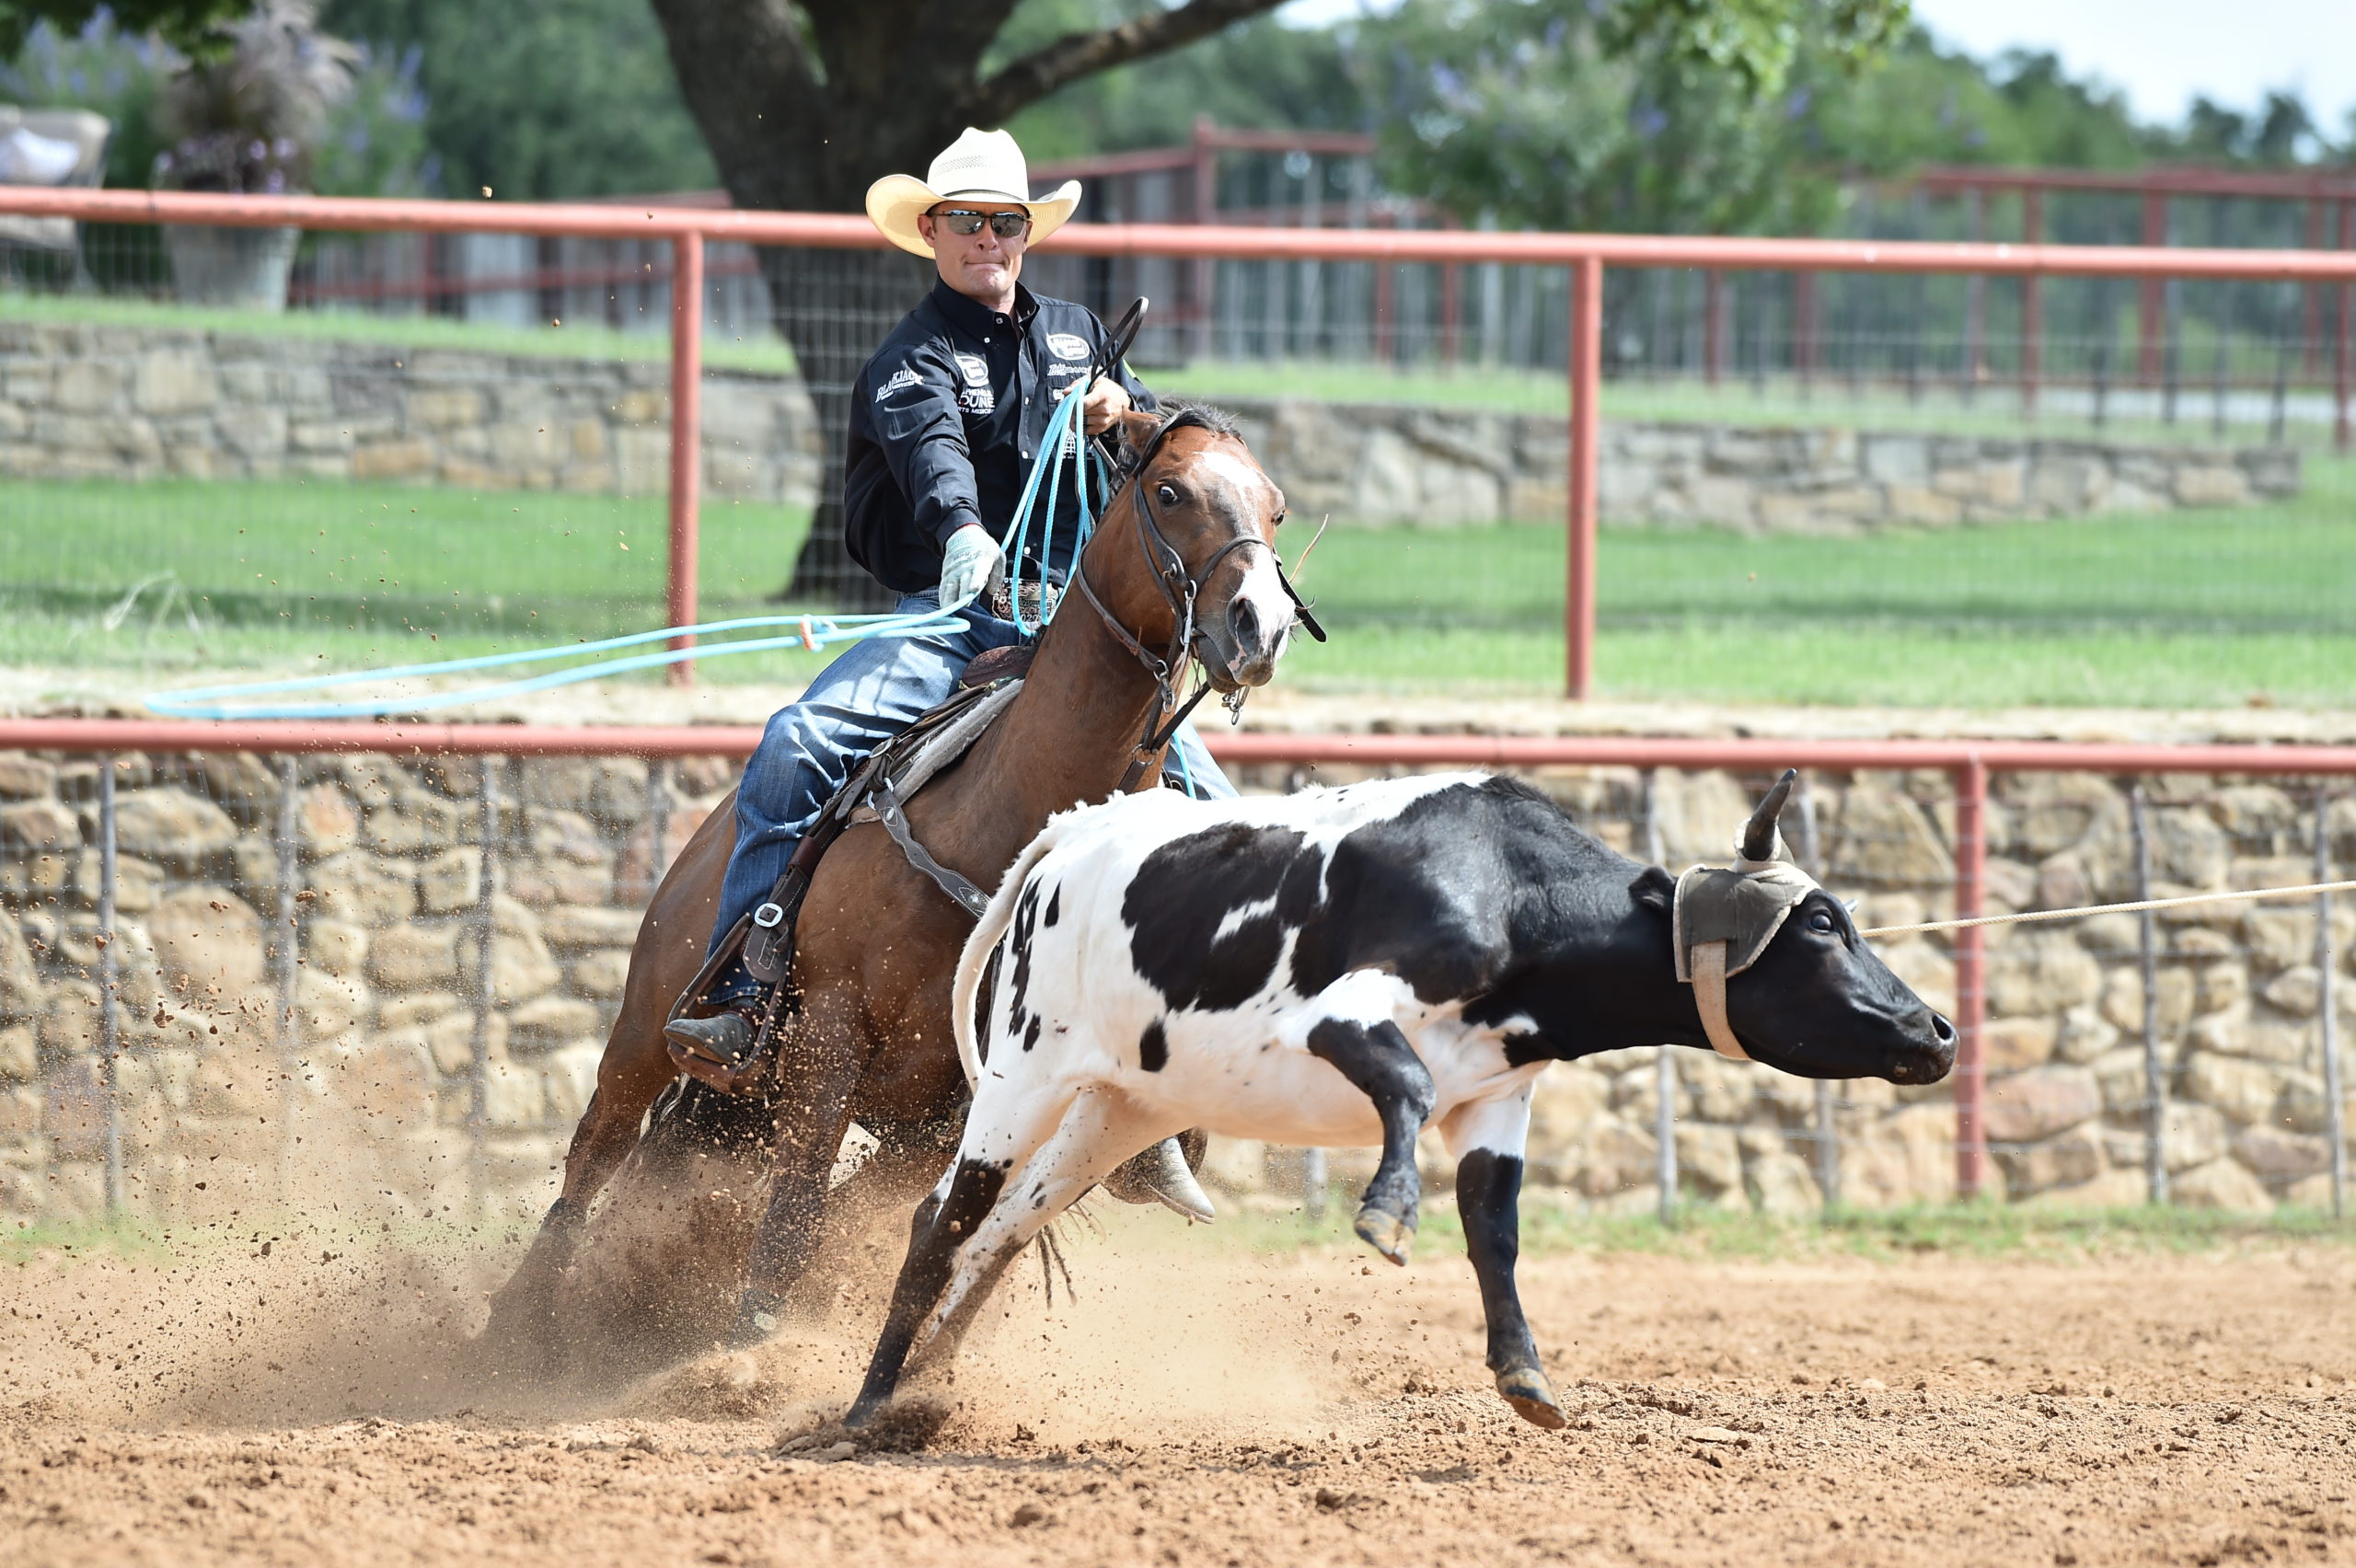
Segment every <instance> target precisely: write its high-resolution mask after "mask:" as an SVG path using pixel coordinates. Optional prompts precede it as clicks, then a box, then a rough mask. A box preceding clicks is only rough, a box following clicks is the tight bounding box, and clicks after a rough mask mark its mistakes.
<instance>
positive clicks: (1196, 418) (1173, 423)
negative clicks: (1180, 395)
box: [1161, 403, 1243, 441]
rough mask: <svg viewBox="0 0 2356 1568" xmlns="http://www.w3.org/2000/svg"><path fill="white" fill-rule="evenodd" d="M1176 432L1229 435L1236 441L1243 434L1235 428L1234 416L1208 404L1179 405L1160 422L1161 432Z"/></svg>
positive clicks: (1166, 433) (1239, 439)
mask: <svg viewBox="0 0 2356 1568" xmlns="http://www.w3.org/2000/svg"><path fill="white" fill-rule="evenodd" d="M1177 430H1207V431H1209V432H1211V433H1212V434H1213V435H1231V436H1233V437H1235V438H1236V439H1237V440H1238V441H1241V440H1242V439H1243V432H1242V430H1240V429H1238V428H1237V427H1236V423H1235V416H1234V415H1233V414H1230V413H1229V412H1228V411H1227V410H1226V409H1221V408H1215V407H1213V406H1212V405H1211V404H1208V403H1181V404H1179V405H1178V407H1177V409H1176V411H1174V412H1173V413H1172V414H1171V415H1170V417H1169V418H1167V419H1165V420H1163V421H1161V434H1163V435H1168V434H1169V433H1170V432H1172V431H1177Z"/></svg>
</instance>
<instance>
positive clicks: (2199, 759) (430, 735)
mask: <svg viewBox="0 0 2356 1568" xmlns="http://www.w3.org/2000/svg"><path fill="white" fill-rule="evenodd" d="M759 738H760V732H759V730H757V729H756V728H752V727H730V726H686V727H673V728H647V729H629V728H578V729H561V728H550V727H544V726H530V725H506V724H495V725H494V724H479V725H464V724H450V725H428V724H409V723H393V724H388V723H347V722H317V723H262V722H250V723H223V724H213V723H191V722H184V721H147V720H63V719H59V720H43V719H15V720H0V754H6V753H45V754H51V755H56V754H70V755H91V754H99V755H105V754H116V755H121V754H148V755H172V754H208V755H219V754H234V753H258V754H265V755H267V754H280V755H285V754H322V753H326V754H334V753H343V754H365V755H375V756H385V757H392V758H395V759H398V758H401V757H404V756H415V757H451V756H474V757H490V756H503V757H511V758H512V757H616V756H628V757H636V758H641V759H650V760H652V759H664V758H685V757H741V756H745V755H749V754H750V753H751V751H752V749H753V747H754V746H755V744H756V743H757V742H758V740H759ZM1207 740H1208V741H1209V744H1210V746H1211V749H1212V751H1213V753H1214V755H1217V756H1218V758H1219V759H1220V760H1221V761H1222V762H1223V763H1225V764H1227V765H1229V766H1230V767H1236V768H1251V767H1263V768H1265V767H1282V768H1286V769H1292V770H1299V769H1311V768H1315V767H1319V766H1326V767H1334V766H1342V767H1352V768H1367V769H1412V768H1424V767H1436V766H1446V765H1456V766H1462V765H1472V766H1479V767H1493V768H1500V769H1543V768H1565V767H1569V768H1638V769H1647V770H1650V769H1662V770H1709V769H1723V770H1728V771H1731V772H1735V773H1739V774H1744V775H1765V774H1771V773H1773V772H1774V771H1777V770H1780V769H1782V768H1784V767H1798V768H1802V769H1811V770H1827V771H1832V772H1849V773H1856V772H1859V771H1876V772H1881V773H1887V774H1891V775H1902V774H1905V773H1907V772H1910V771H1914V772H1920V771H1928V770H1935V771H1936V772H1938V773H1941V774H1945V775H1946V777H1947V778H1949V779H1951V780H1952V787H1953V791H1954V793H1953V796H1952V801H1953V818H1952V823H1953V826H1952V836H1951V846H1950V847H1951V853H1952V859H1953V865H1954V884H1953V894H1952V902H1953V912H1954V915H1955V916H1956V917H1958V918H1970V917H1975V916H1978V915H1981V914H1982V913H1984V912H1987V910H1988V895H1989V889H1988V865H1989V861H1988V853H1987V847H1988V839H1989V833H1988V827H1987V824H1988V822H1989V813H1990V811H1991V780H1992V777H1994V776H1997V775H2007V774H2012V775H2017V774H2045V775H2056V774H2078V775H2091V776H2098V777H2105V778H2119V777H2135V776H2145V775H2172V776H2179V777H2181V776H2190V775H2210V776H2212V777H2228V778H2238V779H2244V780H2252V779H2288V778H2304V779H2309V780H2319V781H2320V780H2331V779H2339V778H2350V777H2356V747H2350V746H2314V745H2246V744H2212V745H2126V744H2075V743H2060V742H2047V741H1971V740H1891V741H1877V740H1845V741H1818V740H1784V739H1739V740H1716V739H1663V738H1651V737H1616V736H1595V737H1589V736H1562V737H1530V736H1511V735H1479V734H1463V735H1381V734H1286V733H1277V732H1214V733H1212V734H1210V735H1209V736H1207ZM1296 776H1297V777H1298V776H1300V775H1296ZM290 778H291V775H290ZM2324 803H2327V802H2325V801H2322V800H2321V799H2320V798H2319V803H2318V810H2317V813H2316V828H2315V835H2316V840H2317V842H2318V844H2319V845H2321V844H2322V842H2323V840H2324V838H2325V834H2326V829H2325V821H2326V818H2325V814H2324V812H2323V810H2322V805H2323V804H2324ZM2138 809H2139V811H2140V807H2139V808H2138ZM2139 824H2140V819H2139ZM1810 832H1811V833H1812V832H1813V829H1810ZM2137 832H2138V835H2139V837H2140V835H2141V832H2142V829H2141V827H2140V825H2139V827H2138V829H2137ZM651 842H652V844H653V846H654V847H658V848H659V845H660V843H661V842H662V839H661V836H660V834H659V833H657V835H656V836H655V838H654V839H653V841H651ZM654 852H655V848H650V850H649V854H650V855H653V853H654ZM1657 855H1658V851H1657V850H1655V851H1653V854H1652V855H1651V856H1649V857H1647V858H1657ZM2324 859H2325V857H2324V852H2323V850H2322V849H2321V848H2319V849H2318V851H2317V857H2316V864H2317V865H2318V867H2320V866H2322V865H2323V864H2324ZM658 867H659V860H653V859H650V860H649V861H648V863H647V864H646V866H645V867H644V868H643V869H644V872H645V875H646V876H647V878H648V881H649V885H651V881H652V877H653V873H654V871H655V870H657V869H658ZM288 896H290V897H291V896H292V894H291V892H290V893H289V894H288ZM2319 929H2325V930H2327V929H2328V922H2325V923H2324V926H2323V927H2321V928H2319ZM2147 933H2148V928H2147ZM2146 941H2147V943H2148V941H2149V937H2148V934H2147V937H2146ZM101 945H103V944H101ZM2324 945H2325V946H2328V942H2327V941H2326V942H2325V944H2324ZM1948 951H1949V954H1950V956H1951V959H1952V963H1953V965H1954V978H1955V1014H1956V1016H1955V1020H1954V1021H1955V1023H1956V1026H1957V1030H1958V1035H1959V1037H1960V1045H1959V1049H1958V1056H1957V1066H1956V1071H1955V1076H1954V1080H1953V1086H1952V1092H1953V1101H1954V1107H1955V1117H1956V1130H1955V1151H1956V1152H1955V1159H1956V1170H1955V1190H1956V1191H1957V1192H1958V1193H1962V1194H1964V1195H1971V1194H1974V1193H1979V1192H1981V1190H1982V1188H1983V1186H1984V1185H1985V1184H1986V1182H1987V1181H1988V1159H1989V1137H1988V1133H1987V1127H1986V1118H1985V1109H1984V1103H1985V1102H1984V1096H1983V1089H1984V1082H1985V1073H1984V1068H1983V1043H1984V1040H1985V1032H1986V1028H1987V1024H1988V1016H1987V1012H1986V1005H1985V1004H1986V993H1987V986H1986V973H1987V971H1986V954H1985V949H1984V944H1983V939H1982V933H1981V931H1980V930H1977V929H1970V930H1963V931H1958V932H1956V933H1954V935H1953V937H1952V939H1951V942H1950V946H1949V950H1948ZM2327 958H2328V962H2327V963H2325V964H2324V966H2323V967H2324V970H2325V971H2326V972H2327V973H2329V972H2331V971H2333V970H2335V969H2336V968H2337V966H2338V963H2339V959H2338V957H2337V955H2336V952H2334V953H2332V954H2328V955H2327ZM2325 986H2326V994H2327V996H2328V982H2327V981H2326V982H2325ZM2321 1027H2322V1029H2323V1040H2324V1042H2325V1045H2324V1050H2325V1053H2326V1058H2327V1059H2326V1063H2325V1078H2326V1080H2327V1082H2328V1083H2329V1084H2330V1085H2331V1086H2332V1094H2333V1100H2334V1104H2333V1106H2332V1108H2331V1113H2330V1115H2329V1118H2328V1122H2329V1124H2330V1126H2331V1130H2332V1136H2333V1138H2334V1147H2335V1148H2338V1147H2339V1136H2340V1129H2339V1110H2338V1105H2337V1098H2338V1081H2339V1075H2338V1072H2337V1060H2336V1049H2335V1047H2334V1046H2333V1045H2332V1043H2331V1042H2332V1040H2333V1035H2332V1033H2331V1009H2330V1004H2329V1003H2328V1001H2327V1003H2326V1006H2325V1016H2324V1021H2323V1024H2322V1026H2321ZM2157 1185H2158V1184H2157V1183H2155V1189H2156V1187H2157Z"/></svg>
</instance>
